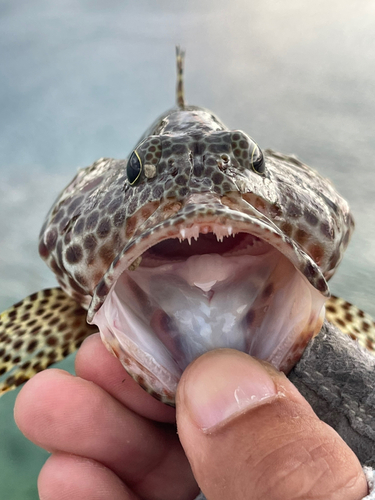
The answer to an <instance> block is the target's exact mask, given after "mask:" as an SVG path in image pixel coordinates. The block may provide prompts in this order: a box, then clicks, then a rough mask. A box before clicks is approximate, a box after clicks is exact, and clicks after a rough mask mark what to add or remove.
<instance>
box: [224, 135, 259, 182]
mask: <svg viewBox="0 0 375 500" xmlns="http://www.w3.org/2000/svg"><path fill="white" fill-rule="evenodd" d="M231 145H232V151H233V154H234V157H235V158H236V160H237V161H238V163H239V164H240V166H241V167H242V168H244V169H246V170H251V171H253V172H255V173H256V174H258V175H265V174H266V164H265V161H264V156H263V153H262V151H261V149H260V147H259V146H258V145H257V144H256V142H254V141H253V139H252V138H251V137H249V136H248V135H246V134H245V133H244V132H242V131H241V130H234V131H233V132H231Z"/></svg>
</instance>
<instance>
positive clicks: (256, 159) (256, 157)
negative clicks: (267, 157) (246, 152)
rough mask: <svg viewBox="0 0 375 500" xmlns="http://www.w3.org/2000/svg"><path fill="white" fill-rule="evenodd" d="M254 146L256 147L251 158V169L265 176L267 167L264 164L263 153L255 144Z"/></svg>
mask: <svg viewBox="0 0 375 500" xmlns="http://www.w3.org/2000/svg"><path fill="white" fill-rule="evenodd" d="M254 146H255V147H254V149H253V151H252V154H251V158H250V165H251V168H252V169H253V170H254V172H256V173H257V174H260V175H264V173H265V171H266V166H265V163H264V156H263V153H262V151H261V150H260V149H259V147H258V146H257V145H256V144H254Z"/></svg>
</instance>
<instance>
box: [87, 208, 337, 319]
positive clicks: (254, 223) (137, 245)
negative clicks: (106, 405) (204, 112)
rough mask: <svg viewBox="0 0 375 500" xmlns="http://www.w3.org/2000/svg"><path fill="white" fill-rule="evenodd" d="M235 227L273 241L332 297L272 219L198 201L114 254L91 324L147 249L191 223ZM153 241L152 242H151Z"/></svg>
mask: <svg viewBox="0 0 375 500" xmlns="http://www.w3.org/2000/svg"><path fill="white" fill-rule="evenodd" d="M195 224H197V225H199V226H200V227H203V226H210V225H211V226H212V225H215V224H216V225H217V226H220V227H221V228H222V227H226V228H228V227H232V228H234V229H235V233H239V232H242V233H248V234H252V235H255V236H257V237H259V238H261V239H262V240H264V241H265V242H267V243H269V244H271V245H272V246H273V247H275V248H276V249H277V250H279V251H280V252H281V253H282V254H283V255H285V256H286V257H287V258H288V259H289V260H290V261H291V262H292V264H293V265H294V267H295V268H296V269H297V270H298V271H300V272H301V274H302V275H303V276H304V277H305V278H306V280H307V281H308V282H309V283H310V284H311V285H312V286H313V287H314V288H316V289H317V290H318V291H319V292H320V293H321V294H322V295H323V296H325V297H329V296H330V291H329V287H328V284H327V281H326V280H325V278H324V275H323V273H322V271H321V270H320V268H319V266H318V265H317V264H316V263H315V262H314V260H313V259H312V258H311V257H310V256H309V255H308V254H307V253H306V252H305V251H304V250H303V249H302V248H301V247H300V246H299V244H298V243H296V242H294V241H293V240H292V239H291V238H289V237H288V236H287V235H285V234H284V233H283V232H282V231H281V230H280V229H279V228H278V227H277V226H276V225H275V224H274V223H273V222H272V221H271V220H269V219H268V218H267V217H265V216H264V215H263V214H260V213H259V216H257V215H248V214H244V213H242V212H239V211H237V210H233V209H231V208H228V207H227V206H224V205H221V206H216V207H211V206H210V207H207V204H201V205H200V204H198V205H196V206H195V208H194V211H192V212H188V211H186V206H185V207H184V209H182V210H180V211H179V212H177V213H176V214H175V215H173V216H171V217H170V218H168V219H167V220H164V221H161V222H159V223H157V224H155V225H154V226H153V227H151V228H149V229H147V230H146V231H144V232H143V233H142V234H141V235H140V236H138V237H136V238H133V239H132V240H130V241H129V242H128V244H127V245H126V246H125V247H124V248H123V250H122V251H121V252H120V253H119V254H118V255H117V256H116V257H115V259H114V260H113V262H112V263H111V265H110V266H109V268H108V270H107V272H106V273H105V275H104V276H103V278H102V279H101V280H100V282H99V283H98V284H97V286H96V287H95V290H94V294H93V298H92V300H91V303H90V306H89V310H88V314H87V321H88V323H92V322H93V319H94V316H95V314H96V312H97V311H98V310H99V309H100V307H101V306H102V304H103V303H104V301H105V299H106V297H107V295H108V293H109V292H110V290H111V289H112V287H113V286H114V285H115V284H116V282H117V279H118V278H119V276H120V275H121V274H122V273H123V272H124V271H125V270H126V269H128V267H129V266H130V265H131V264H132V263H133V262H134V261H135V260H136V259H137V258H138V257H140V256H141V255H142V254H143V253H144V252H145V251H146V250H148V249H149V248H151V247H153V246H155V245H156V244H157V243H160V242H161V241H164V240H166V239H171V238H178V237H179V236H180V235H181V233H180V231H181V229H188V228H190V227H191V226H192V225H195ZM151 240H152V241H151Z"/></svg>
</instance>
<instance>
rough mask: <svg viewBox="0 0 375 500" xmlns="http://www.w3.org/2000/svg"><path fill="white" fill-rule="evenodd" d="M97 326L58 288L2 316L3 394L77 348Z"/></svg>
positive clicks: (0, 389) (0, 373)
mask: <svg viewBox="0 0 375 500" xmlns="http://www.w3.org/2000/svg"><path fill="white" fill-rule="evenodd" d="M96 331H97V328H95V327H94V326H90V325H88V324H87V323H86V311H85V310H84V309H82V307H80V306H79V304H77V302H76V301H75V300H74V299H72V298H70V297H68V296H67V295H66V293H64V292H63V291H62V290H61V289H59V288H52V289H47V290H42V291H40V292H37V293H34V294H33V295H30V296H29V297H27V299H25V300H23V301H22V302H19V303H17V304H15V305H14V306H13V307H11V308H10V309H8V310H7V311H5V312H3V313H2V314H1V318H0V360H1V363H0V395H1V394H2V392H5V391H7V390H9V389H14V388H16V387H18V386H19V385H21V384H22V383H23V382H25V381H26V380H28V379H29V378H30V377H32V376H33V375H34V374H35V373H37V372H40V371H41V370H44V369H45V368H47V367H48V366H50V365H51V364H53V363H56V362H57V361H61V360H62V359H64V358H65V357H66V356H68V355H69V354H71V353H72V352H74V351H75V350H76V349H78V347H79V346H80V345H81V343H82V342H83V340H84V339H85V338H86V337H87V336H88V335H90V334H92V333H95V332H96Z"/></svg>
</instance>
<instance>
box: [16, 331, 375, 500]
mask: <svg viewBox="0 0 375 500" xmlns="http://www.w3.org/2000/svg"><path fill="white" fill-rule="evenodd" d="M76 373H77V376H76V377H75V376H72V375H70V374H68V373H66V372H64V371H62V370H57V369H51V370H46V371H44V372H42V373H39V374H38V375H36V376H35V377H34V378H33V379H31V380H30V381H29V382H28V383H27V384H26V385H25V387H24V388H23V389H22V390H21V392H20V394H19V396H18V398H17V401H16V405H15V419H16V422H17V425H18V426H19V428H20V429H21V431H22V432H23V433H24V434H25V436H26V437H27V438H29V439H30V440H31V441H33V442H34V443H35V444H37V445H39V446H41V447H42V448H45V449H46V450H49V451H50V452H51V453H52V454H51V456H50V457H49V458H48V460H47V462H46V464H45V465H44V467H43V469H42V471H41V473H40V476H39V480H38V488H39V494H40V499H41V500H68V499H69V500H78V499H79V500H81V499H82V498H84V499H85V500H104V499H105V500H108V498H110V499H111V500H136V499H138V500H139V499H144V500H177V499H179V500H193V499H194V498H195V497H196V495H197V494H198V492H199V488H201V489H202V491H203V492H204V493H205V495H206V497H207V498H208V500H227V499H228V498H231V499H233V500H240V499H241V500H243V499H255V500H258V499H259V500H260V499H262V500H263V499H267V500H286V499H293V500H302V499H309V500H315V499H316V500H318V499H320V500H321V499H324V500H339V499H340V500H360V499H361V498H363V497H364V496H366V495H367V483H366V479H365V476H364V474H363V472H362V468H361V465H360V463H359V462H358V459H357V458H356V456H355V455H354V453H353V452H352V451H351V450H350V449H349V448H348V446H347V445H346V444H345V443H344V442H343V441H342V439H341V438H340V437H339V436H338V434H337V433H336V432H335V431H334V430H333V429H332V428H331V427H329V426H328V425H326V424H324V423H323V422H322V421H320V420H319V419H318V418H317V416H316V415H315V414H314V412H313V410H312V409H311V407H310V405H309V404H308V403H307V401H306V400H305V399H304V398H303V397H302V396H301V395H300V393H299V392H298V391H297V389H296V388H295V387H294V386H293V385H292V384H291V383H290V382H289V381H288V379H287V378H286V377H285V376H284V375H283V374H281V373H279V372H277V371H276V370H275V369H274V368H272V367H271V366H270V365H269V364H267V363H264V362H260V361H257V360H255V359H254V358H251V357H250V356H248V355H246V354H243V353H240V352H238V351H234V350H230V349H219V350H217V351H212V352H210V353H207V354H205V355H203V356H201V357H200V358H198V359H197V360H196V361H194V362H193V363H192V364H191V365H190V366H189V367H188V368H187V369H186V370H185V372H184V374H183V376H182V379H181V381H180V384H179V386H178V391H177V400H176V407H177V428H178V435H177V433H176V412H175V410H174V409H172V408H170V407H167V406H165V405H164V404H162V403H160V402H158V401H156V400H155V399H153V398H152V397H151V396H150V395H149V394H147V393H146V392H145V391H143V390H142V389H141V388H140V387H139V386H138V385H137V384H136V383H135V382H134V381H133V380H132V379H131V378H130V376H129V375H127V374H126V372H125V371H124V369H123V368H122V366H121V365H120V363H119V361H118V360H117V359H116V358H115V357H114V356H112V354H110V353H109V352H107V350H106V349H105V347H104V346H103V344H102V342H101V340H100V338H99V335H93V336H92V337H89V338H88V339H87V340H86V341H85V342H84V344H83V345H82V347H81V348H80V350H79V352H78V354H77V358H76ZM198 485H199V486H198Z"/></svg>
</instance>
